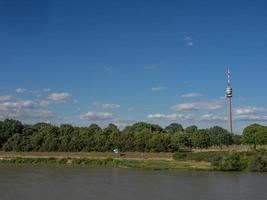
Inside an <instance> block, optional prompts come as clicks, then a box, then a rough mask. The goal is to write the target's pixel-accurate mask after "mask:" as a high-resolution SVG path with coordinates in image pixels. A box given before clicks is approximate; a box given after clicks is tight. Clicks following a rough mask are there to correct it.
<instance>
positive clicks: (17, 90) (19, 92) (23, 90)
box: [15, 88, 27, 94]
mask: <svg viewBox="0 0 267 200" xmlns="http://www.w3.org/2000/svg"><path fill="white" fill-rule="evenodd" d="M15 91H16V93H18V94H23V93H25V92H26V91H27V89H25V88H17V89H16V90H15Z"/></svg>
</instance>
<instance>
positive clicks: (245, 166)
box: [173, 149, 267, 172]
mask: <svg viewBox="0 0 267 200" xmlns="http://www.w3.org/2000/svg"><path fill="white" fill-rule="evenodd" d="M173 158H174V160H177V161H196V162H209V163H211V166H212V168H213V169H214V170H218V171H252V172H267V151H266V149H259V150H253V151H246V152H237V151H220V152H215V151H211V152H187V153H182V152H181V153H175V154H174V155H173Z"/></svg>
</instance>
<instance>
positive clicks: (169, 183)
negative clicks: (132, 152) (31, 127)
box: [0, 165, 267, 200]
mask: <svg viewBox="0 0 267 200" xmlns="http://www.w3.org/2000/svg"><path fill="white" fill-rule="evenodd" d="M266 185H267V174H259V173H220V172H182V171H150V170H133V169H112V168H100V169H97V168H88V167H66V166H50V167H49V166H14V165H13V166H12V165H0V199H1V200H15V199H16V200H17V199H19V200H33V199H34V200H35V199H41V200H42V199H50V200H53V199H57V200H61V199H62V200H68V199H71V200H79V199H92V200H106V199H109V200H126V199H127V200H137V199H138V200H143V199H144V200H150V199H151V200H157V199H158V200H172V199H173V200H174V199H175V200H177V199H181V200H198V199H201V200H215V199H216V200H226V199H227V200H229V199H231V200H235V199H240V200H251V199H255V200H263V199H264V200H266V196H267V187H266Z"/></svg>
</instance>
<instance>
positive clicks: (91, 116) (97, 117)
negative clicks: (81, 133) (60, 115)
mask: <svg viewBox="0 0 267 200" xmlns="http://www.w3.org/2000/svg"><path fill="white" fill-rule="evenodd" d="M80 119H83V120H92V121H104V120H112V119H113V114H112V113H106V112H105V113H102V112H88V113H85V114H83V115H80Z"/></svg>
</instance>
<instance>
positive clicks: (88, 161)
mask: <svg viewBox="0 0 267 200" xmlns="http://www.w3.org/2000/svg"><path fill="white" fill-rule="evenodd" d="M0 164H33V165H38V164H39V165H44V164H45V165H73V166H75V165H83V166H90V167H117V168H134V169H151V170H212V167H211V164H210V163H209V162H196V161H175V160H166V159H165V160H164V159H157V160H154V159H137V158H135V159H130V158H126V159H125V158H78V157H76V158H75V157H69V158H59V157H42V158H38V157H29V156H28V157H11V158H8V157H5V158H3V157H2V158H1V159H0Z"/></svg>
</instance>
